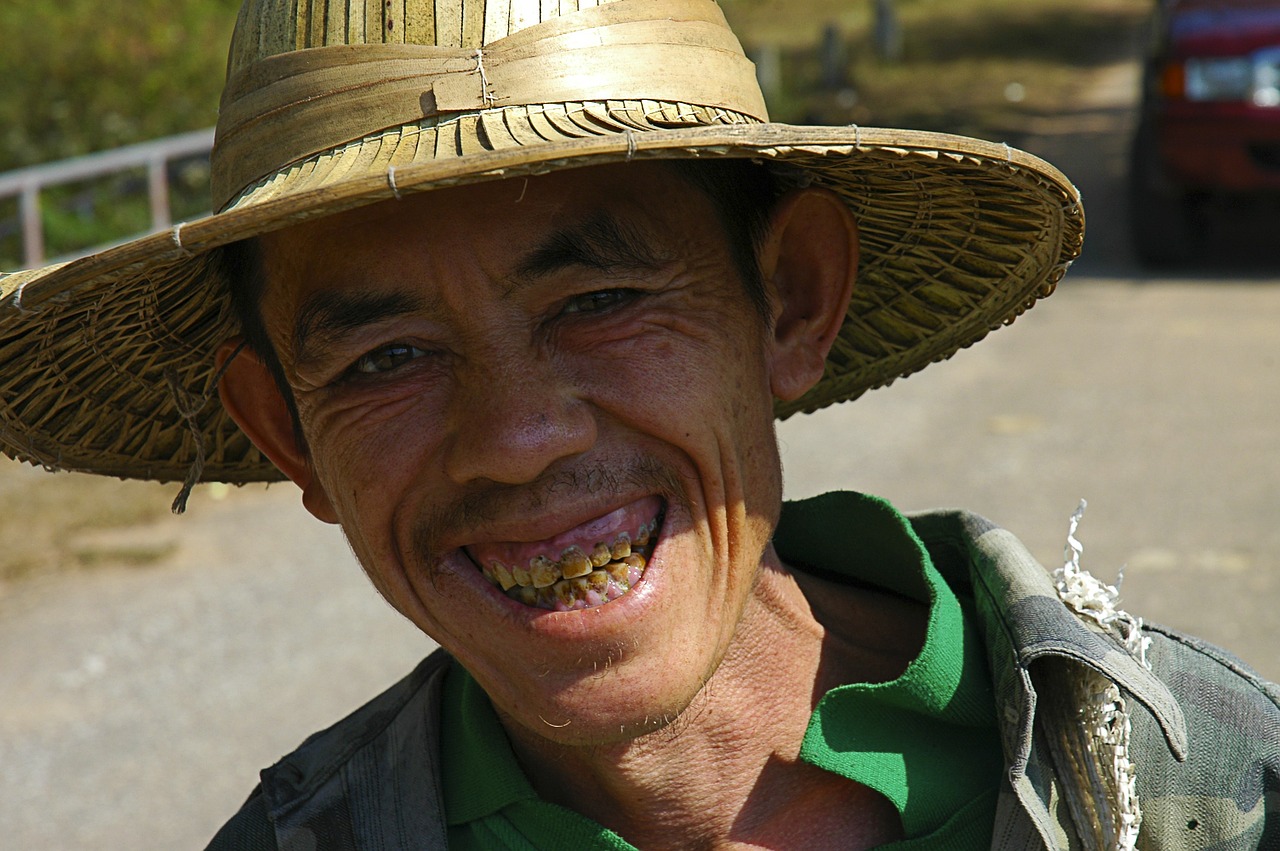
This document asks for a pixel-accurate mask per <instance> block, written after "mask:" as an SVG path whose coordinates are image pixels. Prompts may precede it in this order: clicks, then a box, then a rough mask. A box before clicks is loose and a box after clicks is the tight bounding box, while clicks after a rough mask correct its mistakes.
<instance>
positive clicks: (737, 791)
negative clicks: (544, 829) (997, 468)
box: [507, 551, 925, 850]
mask: <svg viewBox="0 0 1280 851" xmlns="http://www.w3.org/2000/svg"><path fill="white" fill-rule="evenodd" d="M924 621H925V610H924V608H923V607H921V606H920V605H919V604H915V603H911V602H907V601H903V600H901V599H900V598H896V597H892V596H890V595H886V594H883V593H881V592H878V591H875V590H867V589H863V588H856V587H850V586H844V585H839V584H836V583H831V582H828V581H826V580H822V579H817V578H815V577H812V576H807V575H804V574H797V573H795V572H793V571H792V570H790V569H788V568H786V567H784V566H783V565H781V563H780V562H779V561H778V560H777V558H776V556H774V555H773V553H772V551H770V552H769V553H768V554H767V555H766V559H765V565H764V568H763V570H762V572H761V577H760V581H759V582H758V583H757V585H756V588H755V591H754V594H753V596H752V599H751V601H750V603H749V604H748V609H747V611H746V613H745V614H744V617H743V619H742V622H741V624H740V627H739V629H738V631H737V633H736V635H735V638H734V641H733V644H732V645H731V646H730V648H729V650H728V652H727V653H726V655H725V657H724V659H723V660H722V662H721V664H720V666H719V667H718V668H717V670H716V672H715V674H714V675H713V676H712V677H711V679H710V680H709V681H708V682H707V684H706V686H704V687H703V689H702V690H701V692H699V694H698V696H697V697H696V698H695V699H694V701H693V702H692V703H691V704H690V706H689V707H688V708H687V709H686V710H685V711H684V712H683V713H682V714H681V715H680V717H679V718H677V719H676V720H675V721H674V722H673V723H671V724H670V725H668V726H667V727H665V728H663V729H661V730H658V731H656V732H653V733H649V734H646V735H644V736H642V737H639V738H636V739H633V740H631V741H629V742H625V743H622V744H616V745H609V746H604V747H601V746H592V747H582V748H566V747H564V746H562V745H555V744H551V743H548V742H546V741H545V740H541V739H538V738H536V737H533V736H530V735H528V734H527V731H519V730H513V729H512V728H511V725H507V726H508V731H509V733H511V734H512V740H513V744H514V746H515V750H516V754H517V757H518V758H519V760H520V762H521V764H522V766H523V767H524V770H525V772H526V773H527V774H528V775H529V778H530V780H531V781H532V783H533V785H534V787H535V788H536V789H537V791H538V793H539V795H541V796H542V797H543V798H544V799H546V800H550V801H553V802H555V803H559V804H561V805H563V806H566V807H568V808H570V809H573V810H576V811H578V812H580V813H582V814H583V815H586V816H588V817H589V818H592V819H594V820H595V821H597V822H599V823H600V824H602V825H604V826H606V827H608V828H610V829H612V830H613V831H614V832H616V833H618V834H619V835H621V836H622V837H623V838H625V839H627V840H628V841H629V842H631V843H632V844H633V845H635V846H637V847H639V848H643V849H646V850H647V849H661V848H690V847H705V848H717V849H718V848H734V847H740V848H747V847H772V848H782V847H786V848H797V847H808V848H823V847H832V848H835V847H839V848H856V847H872V846H874V845H878V844H882V843H884V842H886V841H890V840H892V839H894V838H895V837H897V836H899V835H900V832H901V825H900V822H899V818H898V814H897V812H896V811H895V810H894V808H893V806H892V804H890V802H889V801H888V800H887V799H886V798H884V797H883V796H882V795H880V794H879V793H877V792H874V791H873V790H871V789H869V788H867V787H865V786H862V785H860V784H858V783H855V782H853V781H851V780H847V779H845V778H842V777H839V776H837V775H835V774H830V773H828V772H825V771H823V770H821V769H818V768H816V767H814V766H812V765H809V764H808V763H805V762H803V761H801V760H800V759H799V753H800V745H801V742H802V741H803V738H804V734H805V730H806V729H807V727H808V724H809V719H810V716H811V714H812V712H813V710H814V707H815V706H816V705H817V702H818V700H819V699H821V697H822V695H823V694H825V693H826V692H827V691H828V690H829V689H831V688H833V687H835V686H837V685H841V684H844V683H851V682H883V681H888V680H891V679H894V678H895V677H897V676H898V675H899V674H901V673H902V671H903V670H904V669H905V667H906V666H907V664H908V663H909V662H910V661H911V659H912V658H914V657H915V655H916V654H917V653H918V652H919V649H920V646H921V644H922V642H923V636H924Z"/></svg>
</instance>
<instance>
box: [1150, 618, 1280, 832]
mask: <svg viewBox="0 0 1280 851" xmlns="http://www.w3.org/2000/svg"><path fill="white" fill-rule="evenodd" d="M1143 632H1144V634H1145V635H1146V636H1147V637H1148V638H1150V639H1151V646H1150V648H1149V649H1148V653H1147V658H1148V660H1149V661H1150V662H1151V667H1152V671H1153V672H1154V673H1155V674H1156V676H1158V677H1159V678H1160V679H1161V680H1162V681H1163V682H1164V683H1165V685H1166V686H1168V688H1169V690H1170V691H1171V692H1172V693H1173V695H1174V697H1175V699H1177V701H1178V703H1179V704H1180V705H1181V706H1182V711H1183V715H1184V716H1185V718H1186V724H1187V733H1188V735H1187V753H1186V759H1185V760H1182V761H1178V760H1176V759H1174V758H1173V757H1172V756H1171V755H1170V754H1169V753H1168V751H1167V749H1165V748H1164V747H1162V746H1161V743H1160V742H1159V741H1158V738H1157V737H1159V735H1160V733H1159V731H1158V730H1157V729H1153V728H1154V727H1155V725H1154V724H1152V723H1151V722H1150V721H1149V719H1148V717H1147V716H1145V715H1144V714H1142V713H1138V714H1135V715H1134V717H1133V733H1132V735H1133V738H1132V740H1131V748H1132V751H1133V754H1134V758H1135V762H1136V763H1137V766H1138V775H1137V780H1138V798H1139V800H1140V801H1141V804H1142V817H1143V823H1142V833H1143V835H1144V836H1146V837H1148V838H1150V839H1156V838H1159V840H1160V841H1161V842H1163V843H1164V844H1163V845H1159V844H1157V846H1156V847H1178V848H1184V847H1185V848H1206V847H1212V848H1221V849H1236V848H1239V849H1245V848H1277V847H1280V687H1277V685H1276V684H1275V683H1271V682H1268V681H1266V680H1265V679H1263V678H1262V677H1260V676H1259V675H1258V674H1257V673H1255V672H1254V671H1253V670H1252V669H1250V668H1249V667H1248V666H1247V665H1246V664H1245V663H1244V662H1242V661H1240V660H1239V659H1237V658H1236V657H1235V656H1233V655H1231V654H1230V653H1228V652H1227V651H1225V650H1222V649H1220V648H1218V647H1215V646H1213V645H1212V644H1209V643H1208V642H1205V641H1201V640H1200V639H1197V638H1194V637H1191V636H1188V635H1184V634H1182V633H1180V632H1178V631H1176V630H1171V629H1167V628H1165V627H1161V626H1156V625H1150V624H1148V625H1145V626H1144V627H1143Z"/></svg>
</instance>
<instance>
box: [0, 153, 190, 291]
mask: <svg viewBox="0 0 1280 851" xmlns="http://www.w3.org/2000/svg"><path fill="white" fill-rule="evenodd" d="M212 147H213V128H209V129H207V130H195V131H193V132H191V133H183V134H181V135H178V136H169V137H167V138H164V139H156V140H154V141H151V142H143V143H141V144H138V145H129V146H127V147H124V148H116V149H114V150H110V151H101V152H99V153H96V154H88V155H87V156H83V157H77V158H75V159H70V160H62V161H60V162H53V163H45V164H44V165H37V166H32V167H30V168H24V169H21V170H19V171H11V172H7V173H5V174H0V199H4V198H14V197H16V198H17V199H18V215H19V218H20V219H21V222H22V257H23V262H24V264H25V265H26V268H28V269H34V268H36V267H37V266H40V265H42V264H43V263H44V262H45V260H46V257H45V241H44V224H43V222H42V220H41V216H40V193H41V192H42V191H43V190H44V189H46V188H48V187H50V186H58V185H61V184H66V183H74V182H76V181H79V180H89V179H91V178H97V177H106V176H108V175H111V174H115V173H117V172H122V171H129V170H133V169H140V168H145V169H146V170H147V194H148V196H149V199H150V203H151V227H152V229H153V230H155V231H159V230H164V229H165V228H168V227H170V226H171V225H172V224H173V222H172V215H171V213H170V209H169V171H168V165H169V163H170V162H173V161H175V160H183V159H189V158H192V157H196V156H200V155H202V154H206V155H207V154H208V153H209V150H210V149H211V148H212ZM139 235H141V234H139Z"/></svg>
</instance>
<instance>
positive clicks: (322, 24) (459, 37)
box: [227, 0, 615, 77]
mask: <svg viewBox="0 0 1280 851" xmlns="http://www.w3.org/2000/svg"><path fill="white" fill-rule="evenodd" d="M612 2H615V0H246V2H245V3H244V5H243V6H242V7H241V8H240V16H239V18H238V19H237V21H236V28H235V34H234V35H233V36H232V39H231V52H230V56H229V58H228V62H227V76H228V77H230V76H232V75H233V74H235V73H236V72H238V71H240V70H242V69H244V68H247V67H249V66H250V65H252V64H253V63H255V62H257V61H259V60H262V59H265V58H267V57H269V56H275V55H278V54H281V53H289V52H292V51H295V50H304V49H306V48H311V47H328V46H332V45H354V44H417V45H423V46H428V47H432V46H434V47H448V48H461V49H467V50H474V49H476V48H480V47H484V46H486V45H488V44H491V43H493V42H495V41H497V40H499V39H501V38H505V37H506V36H509V35H512V34H514V33H517V32H519V31H521V30H523V29H525V28H527V27H530V26H533V25H534V24H538V23H541V22H543V21H548V20H551V19H553V18H558V17H561V16H563V15H567V14H571V13H573V12H577V11H579V10H581V9H587V8H591V7H595V6H603V5H606V4H608V3H612Z"/></svg>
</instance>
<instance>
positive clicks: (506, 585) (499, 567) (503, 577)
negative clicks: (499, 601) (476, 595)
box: [489, 559, 516, 591]
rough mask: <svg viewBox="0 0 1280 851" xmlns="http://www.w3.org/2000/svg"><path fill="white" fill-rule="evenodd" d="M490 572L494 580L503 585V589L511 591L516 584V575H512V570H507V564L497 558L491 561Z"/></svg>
mask: <svg viewBox="0 0 1280 851" xmlns="http://www.w3.org/2000/svg"><path fill="white" fill-rule="evenodd" d="M489 572H490V574H491V576H492V578H493V580H494V581H496V582H497V583H498V584H499V585H501V586H502V590H503V591H510V590H511V588H512V587H513V586H514V585H515V584H516V580H515V577H514V576H512V575H511V571H510V570H507V566H506V565H505V564H503V563H502V562H500V561H498V560H497V559H494V560H493V561H491V562H489Z"/></svg>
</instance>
